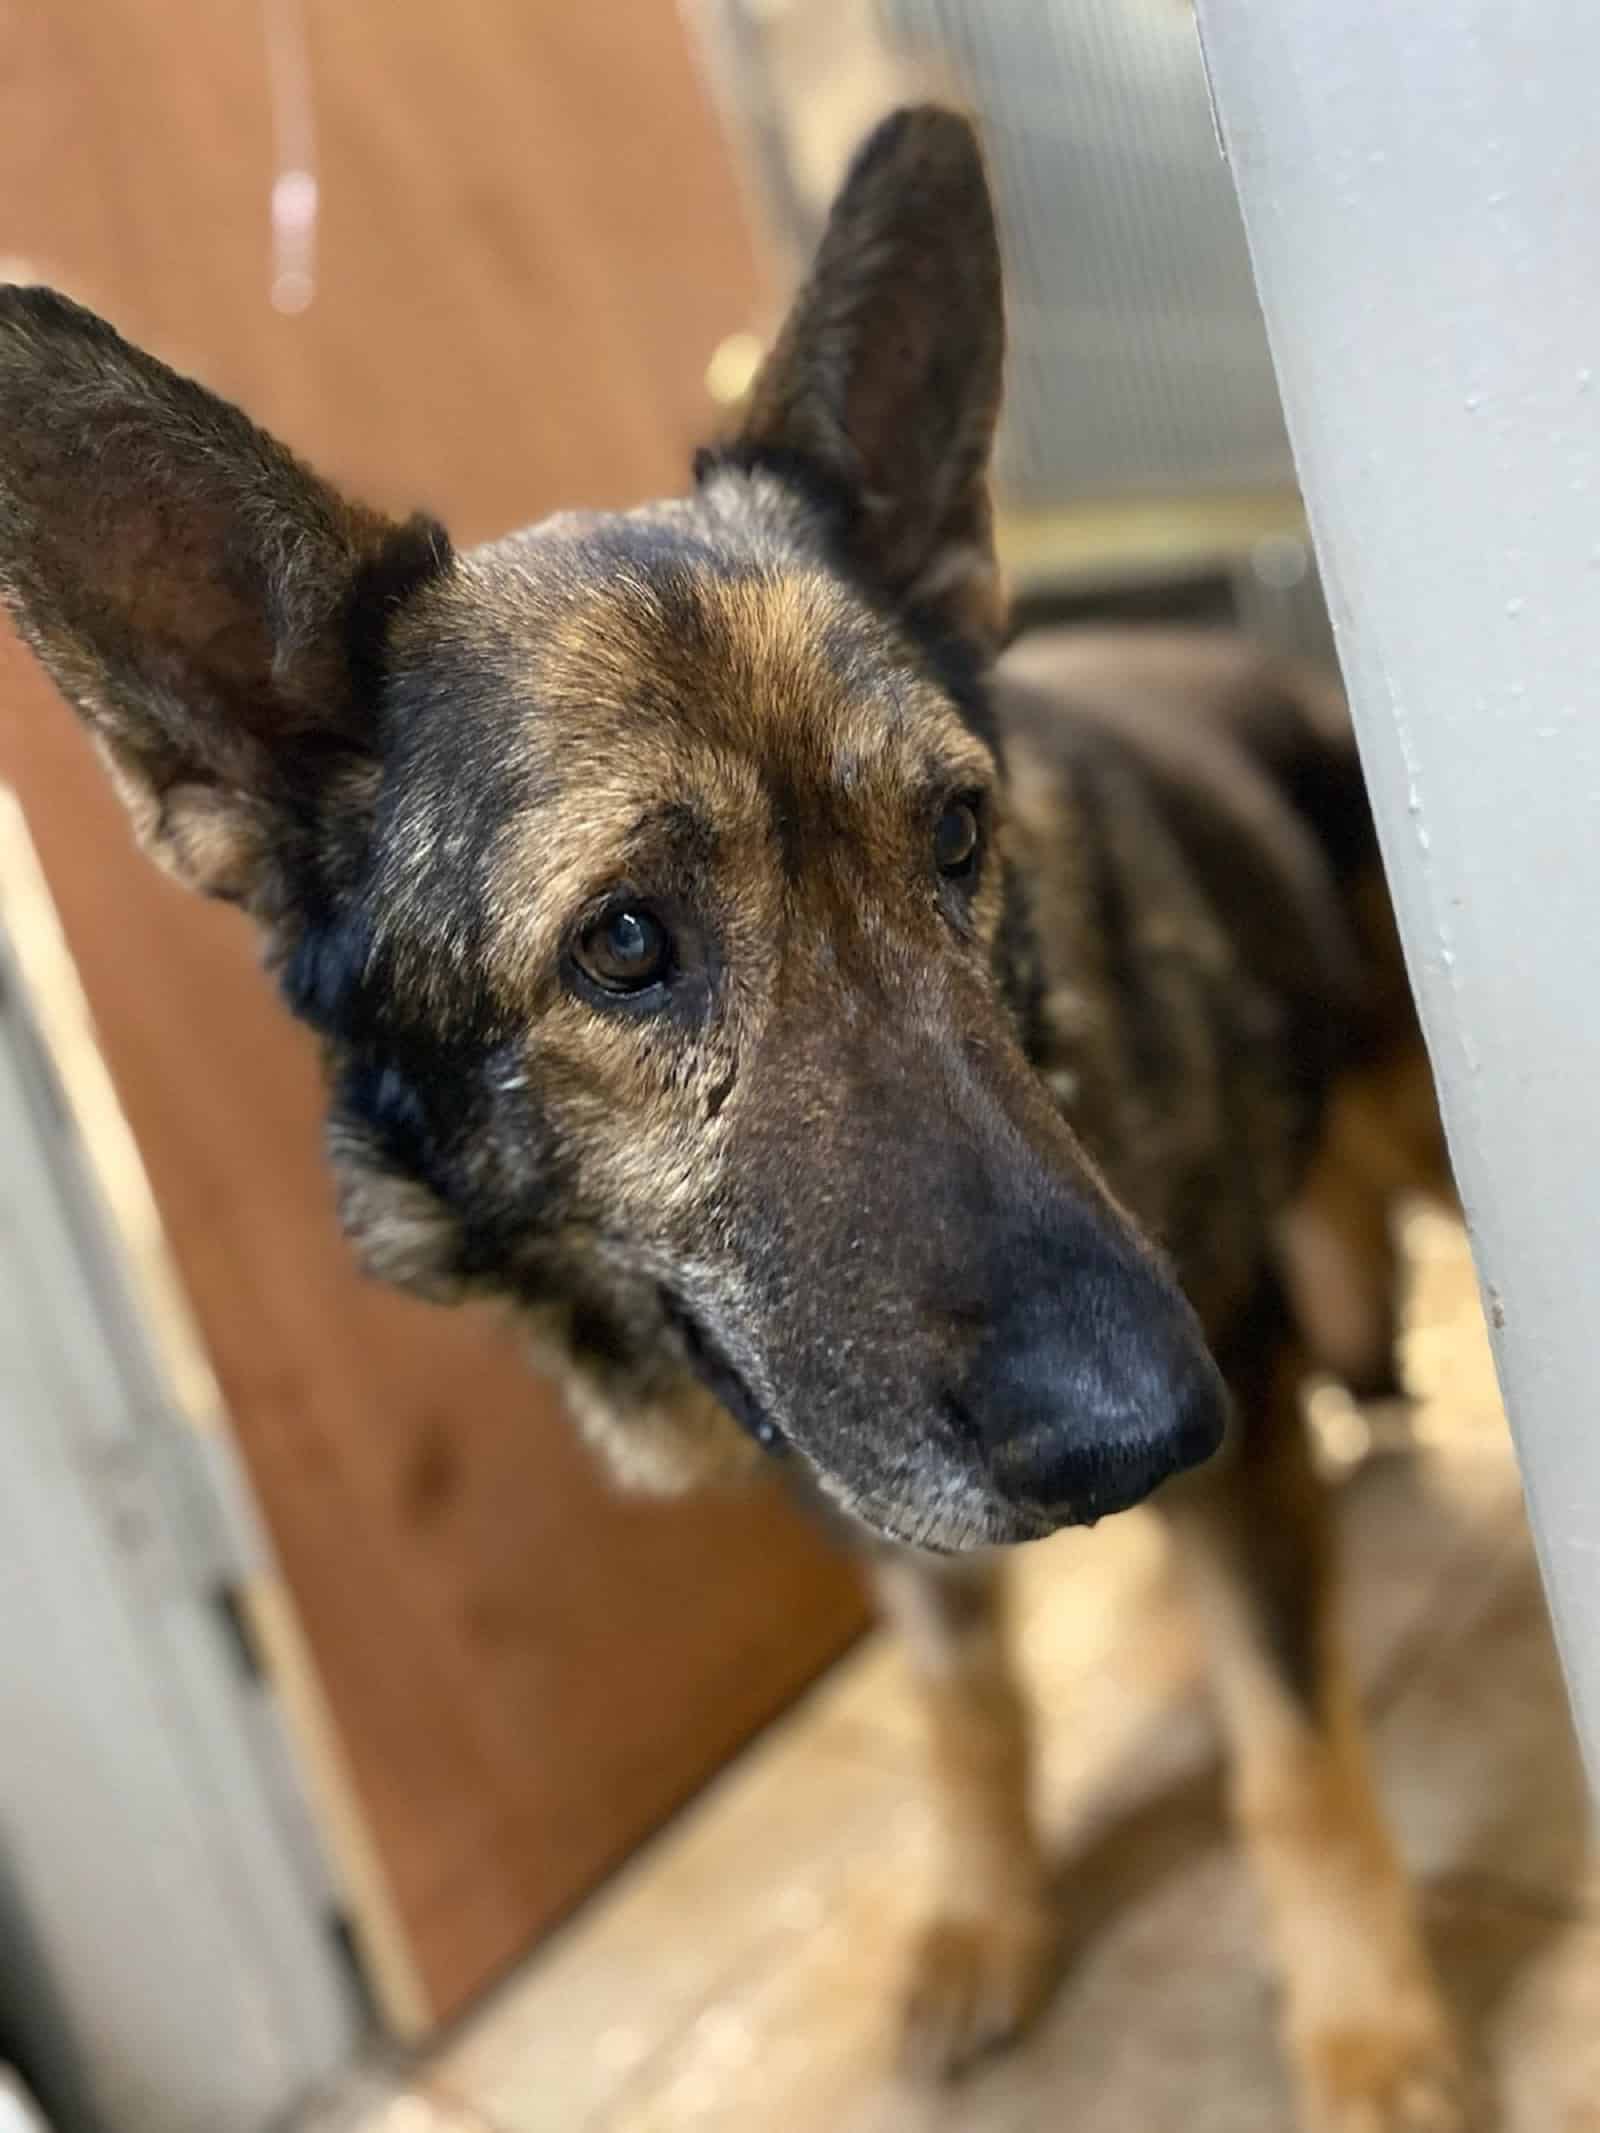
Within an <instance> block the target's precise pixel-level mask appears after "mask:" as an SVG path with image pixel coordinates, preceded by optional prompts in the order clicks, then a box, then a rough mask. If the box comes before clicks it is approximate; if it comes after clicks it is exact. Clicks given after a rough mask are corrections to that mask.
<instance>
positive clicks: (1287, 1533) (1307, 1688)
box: [1214, 1274, 1324, 1721]
mask: <svg viewBox="0 0 1600 2133" xmlns="http://www.w3.org/2000/svg"><path fill="white" fill-rule="evenodd" d="M1293 1339H1294V1321H1293V1315H1292V1313H1291V1311H1290V1308H1289V1301H1288V1298H1287V1297H1286V1296H1285V1295H1284V1292H1283V1289H1282V1286H1281V1284H1280V1283H1279V1281H1278V1279H1277V1277H1276V1275H1273V1274H1266V1275H1263V1276H1262V1278H1261V1280H1260V1282H1259V1283H1258V1285H1257V1287H1256V1290H1255V1293H1254V1295H1253V1296H1252V1297H1251V1299H1250V1301H1249V1302H1248V1303H1247V1304H1246V1305H1245V1306H1244V1308H1243V1309H1242V1310H1241V1311H1240V1312H1239V1313H1238V1314H1237V1316H1236V1317H1235V1318H1234V1320H1233V1322H1232V1324H1231V1325H1230V1326H1229V1328H1228V1332H1227V1335H1226V1337H1225V1338H1224V1339H1222V1340H1220V1341H1218V1342H1216V1343H1215V1345H1214V1352H1215V1355H1216V1359H1217V1366H1218V1368H1219V1369H1220V1370H1221V1372H1222V1374H1223V1377H1224V1379H1225V1380H1226V1381H1227V1385H1228V1389H1229V1391H1230V1393H1231V1394H1232V1395H1233V1399H1234V1403H1235V1405H1236V1407H1237V1409H1238V1412H1239V1415H1240V1443H1239V1450H1238V1461H1239V1470H1238V1471H1239V1481H1238V1484H1237V1485H1238V1486H1240V1487H1241V1488H1242V1489H1243V1490H1245V1491H1248V1493H1249V1498H1250V1500H1251V1502H1252V1505H1253V1510H1252V1511H1251V1512H1250V1513H1247V1515H1249V1516H1250V1526H1249V1532H1248V1536H1247V1539H1246V1542H1245V1545H1244V1546H1243V1547H1242V1548H1241V1549H1240V1551H1239V1556H1238V1565H1239V1570H1240V1574H1241V1575H1242V1577H1243V1578H1244V1580H1245V1584H1246V1588H1247V1589H1248V1591H1249V1593H1250V1596H1251V1599H1252V1600H1253V1602H1254V1603H1255V1619H1256V1624H1257V1627H1258V1629H1259V1631H1260V1635H1261V1639H1262V1643H1263V1645H1264V1647H1265V1649H1266V1652H1267V1655H1268V1657H1269V1658H1270V1659H1271V1661H1272V1664H1273V1666H1274V1667H1275V1668H1276V1670H1277V1672H1278V1675H1279V1678H1280V1679H1281V1680H1282V1682H1283V1684H1284V1686H1285V1687H1286V1688H1287V1689H1288V1691H1289V1693H1290V1694H1291V1695H1292V1696H1293V1697H1294V1699H1295V1701H1296V1702H1297V1703H1298V1704H1299V1705H1300V1707H1301V1708H1302V1710H1304V1711H1305V1713H1306V1715H1307V1716H1308V1717H1309V1718H1311V1719H1312V1720H1313V1721H1317V1720H1320V1719H1321V1718H1322V1716H1323V1712H1322V1707H1321V1693H1322V1687H1323V1681H1324V1670H1323V1663H1322V1659H1323V1655H1322V1646H1321V1617H1320V1614H1319V1607H1320V1603H1321V1594H1320V1591H1319V1586H1320V1583H1321V1580H1320V1579H1319V1576H1318V1566H1317V1565H1315V1564H1311V1563H1308V1562H1307V1561H1306V1559H1305V1553H1304V1536H1305V1529H1304V1527H1303V1525H1302V1524H1301V1522H1300V1521H1299V1520H1298V1519H1294V1518H1282V1519H1278V1520H1274V1519H1273V1518H1272V1517H1271V1516H1270V1505H1269V1504H1268V1503H1266V1502H1263V1501H1258V1500H1257V1499H1258V1497H1259V1495H1260V1484H1259V1483H1258V1481H1257V1479H1256V1477H1255V1475H1254V1474H1253V1473H1252V1466H1253V1463H1254V1462H1255V1460H1256V1459H1257V1458H1266V1457H1269V1456H1270V1448H1269V1446H1268V1445H1267V1443H1266V1441H1265V1440H1266V1437H1267V1434H1268V1433H1269V1432H1270V1431H1272V1430H1274V1429H1300V1428H1303V1427H1304V1426H1305V1425H1304V1424H1303V1423H1302V1421H1301V1420H1300V1418H1299V1416H1298V1415H1297V1414H1294V1415H1288V1416H1284V1415H1280V1414H1279V1413H1277V1412H1276V1410H1275V1407H1274V1399H1275V1388H1274V1385H1273V1375H1274V1371H1275V1369H1276V1368H1277V1366H1278V1362H1279V1358H1280V1357H1281V1356H1282V1354H1283V1351H1284V1349H1285V1347H1286V1346H1287V1345H1288V1344H1289V1343H1290V1342H1291V1341H1292V1340H1293Z"/></svg>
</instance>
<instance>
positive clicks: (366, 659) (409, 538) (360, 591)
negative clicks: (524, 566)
mask: <svg viewBox="0 0 1600 2133" xmlns="http://www.w3.org/2000/svg"><path fill="white" fill-rule="evenodd" d="M454 560H455V550H454V549H453V548H452V547H451V545H450V536H449V534H448V533H446V532H445V530H444V528H443V526H441V525H440V524H439V522H438V520H437V519H433V518H429V517H427V516H426V514H425V513H423V512H420V511H419V512H418V513H417V514H416V515H415V517H413V518H410V519H408V520H407V521H406V523H405V524H404V525H403V526H397V527H396V528H395V530H394V532H393V533H392V534H391V535H390V537H389V539H388V540H387V541H386V542H385V544H384V546H383V549H382V551H381V552H380V553H379V554H378V555H376V556H375V557H373V559H372V560H371V561H370V562H368V563H364V564H363V565H362V566H361V568H360V569H359V570H358V571H357V572H356V575H355V579H354V581H353V583H352V584H351V587H350V599H349V605H348V607H347V609H346V612H345V642H346V645H347V647H348V651H349V659H350V679H351V684H352V687H353V689H354V692H355V696H356V700H357V703H358V704H361V705H365V706H371V705H372V704H375V703H376V701H377V697H378V692H379V690H380V689H381V688H382V686H383V680H384V674H385V670H386V665H387V656H388V640H389V632H390V629H391V627H392V626H393V623H394V618H395V616H396V615H397V614H398V613H399V611H400V609H401V608H402V607H404V606H405V604H406V602H407V601H408V600H411V599H413V598H414V597H415V595H416V594H417V593H418V592H419V591H420V590H421V589H422V587H423V586H424V585H427V584H429V583H431V582H432V581H433V580H434V579H436V578H441V577H443V576H444V574H445V572H446V571H447V570H448V569H449V568H450V565H451V564H452V562H453V561H454Z"/></svg>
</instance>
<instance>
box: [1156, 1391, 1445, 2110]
mask: <svg viewBox="0 0 1600 2133" xmlns="http://www.w3.org/2000/svg"><path fill="white" fill-rule="evenodd" d="M1301 1376H1302V1366H1301V1363H1300V1359H1299V1358H1298V1357H1297V1356H1294V1355H1286V1356H1285V1357H1284V1358H1283V1360H1282V1361H1281V1362H1280V1365H1279V1367H1278V1370H1277V1372H1276V1375H1275V1379H1274V1383H1273V1388H1272V1394H1271V1399H1272V1404H1273V1408H1274V1413H1273V1415H1272V1416H1271V1417H1260V1418H1256V1425H1257V1426H1261V1427H1266V1428H1270V1429H1271V1431H1272V1436H1271V1439H1270V1446H1271V1449H1270V1451H1269V1453H1268V1454H1267V1456H1266V1458H1265V1459H1264V1460H1262V1461H1261V1462H1260V1463H1258V1464H1257V1465H1256V1466H1255V1468H1254V1469H1253V1470H1252V1471H1251V1472H1250V1473H1249V1474H1248V1475H1240V1474H1239V1473H1237V1472H1236V1473H1235V1474H1234V1475H1233V1476H1231V1477H1229V1476H1226V1475H1224V1476H1223V1477H1222V1479H1221V1482H1220V1485H1219V1484H1217V1483H1209V1484H1206V1485H1202V1486H1201V1487H1199V1488H1197V1489H1195V1490H1193V1491H1188V1492H1183V1493H1182V1494H1180V1495H1179V1496H1178V1497H1176V1498H1174V1499H1173V1503H1172V1508H1173V1510H1174V1512H1175V1523H1176V1528H1177V1531H1178V1533H1179V1535H1180V1537H1181V1538H1182V1539H1183V1540H1184V1541H1185V1543H1186V1544H1187V1556H1188V1565H1189V1569H1190V1571H1191V1574H1192V1577H1193V1580H1194V1586H1195V1591H1196V1595H1197V1598H1198V1600H1199V1602H1200V1605H1201V1608H1202V1611H1203V1613H1204V1615H1205V1618H1206V1622H1207V1627H1208V1629H1209V1631H1210V1633H1211V1643H1212V1650H1213V1662H1214V1679H1215V1683H1216V1688H1217V1694H1218V1698H1219V1701H1220V1704H1221V1709H1222V1716H1223V1721H1224V1726H1225V1729H1226V1732H1227V1735H1228V1740H1229V1745H1230V1749H1231V1753H1232V1758H1233V1790H1234V1801H1235V1808H1236V1812H1237V1815H1238V1819H1239V1825H1240V1829H1241V1832H1242V1834H1243V1836H1244V1838H1245V1841H1246V1843H1247V1845H1248V1847H1249V1850H1250V1853H1251V1857H1252V1860H1253V1862H1254V1864H1255V1868H1256V1871H1257V1873H1258V1875H1259V1877H1260V1880H1261V1884H1262V1888H1263V1892H1264V1894H1265V1896H1266V1899H1267V1904H1268V1909H1269V1914H1270V1922H1271V1929H1272V1934H1273V1938H1274V1941H1275V1943H1276V1946H1277V1951H1278V1956H1279V1961H1280V1964H1281V1967H1282V1972H1283V1977H1284V1982H1285V1987H1286V1993H1287V2000H1286V2011H1285V2032H1286V2042H1287V2045H1288V2049H1289V2055H1290V2059H1291V2062H1292V2064H1293V2066H1294V2070H1295V2074H1296V2078H1297V2081H1298V2084H1299V2089H1300V2093H1301V2108H1302V2112H1303V2117H1304V2124H1305V2127H1306V2129H1307V2133H1365V2129H1367V2128H1369V2127H1370V2128H1371V2129H1372V2133H1411V2129H1412V2128H1414V2127H1415V2128H1420V2129H1423V2133H1427V2129H1430V2128H1433V2127H1435V2126H1437V2127H1439V2128H1440V2129H1441V2133H1456V2129H1457V2128H1458V2127H1459V2126H1460V2124H1461V2123H1462V2121H1461V2120H1460V2118H1459V2117H1458V2116H1457V2115H1454V2112H1455V2102H1454V2099H1455V2097H1456V2094H1457V2088H1458V2078H1459V2077H1458V2067H1457V2060H1456V2053H1455V2047H1454V2043H1453V2040H1452V2037H1451V2034H1450V2025H1449V2021H1448V2018H1447V2016H1446V2014H1445V2012H1444V2009H1443V2007H1442V2004H1441V2002H1440V2000H1439V1997H1438V1993H1437V1988H1436V1987H1435V1985H1434V1983H1433V1979H1432V1976H1431V1974H1430V1970H1429V1966H1428V1961H1427V1957H1426V1955H1425V1953H1424V1951H1423V1946H1422V1939H1421V1934H1420V1931H1419V1927H1418V1923H1417V1917H1416V1911H1415V1904H1414V1900H1413V1897H1412V1893H1411V1890H1410V1886H1409V1884H1408V1881H1407V1878H1406V1874H1405V1870H1404V1868H1403V1866H1402V1864H1401V1862H1400V1860H1399V1857H1398V1855H1397V1853H1396V1851H1395V1848H1394V1845H1393V1842H1392V1840H1391V1838H1390V1836H1389V1833H1388V1829H1387V1827H1386V1824H1385V1821H1384V1817H1383V1812H1382V1809H1381V1807H1380V1805H1379V1802H1378V1797H1377V1793H1376V1789H1375V1787H1374V1784H1373V1779H1372V1773H1371V1769H1370V1766H1369V1763H1368V1758H1367V1749H1366V1742H1365V1738H1364V1732H1363V1727H1362V1723H1361V1717H1360V1711H1359V1705H1358V1700H1357V1695H1356V1691H1355V1686H1354V1683H1353V1681H1352V1679H1351V1676H1350V1673H1349V1669H1348V1665H1347V1662H1346V1660H1345V1657H1344V1653H1343V1649H1342V1645H1341V1640H1340V1636H1339V1631H1338V1626H1337V1623H1336V1622H1335V1620H1334V1614H1333V1597H1334V1595H1333V1586H1332V1579H1331V1576H1330V1575H1329V1567H1328V1566H1329V1559H1330V1551H1329V1542H1328V1537H1327V1534H1326V1532H1325V1522H1326V1519H1327V1516H1328V1513H1327V1510H1326V1508H1325V1500H1324V1496H1323V1492H1322V1491H1321V1489H1320V1488H1319V1487H1318V1486H1317V1484H1316V1482H1315V1481H1314V1479H1313V1476H1312V1472H1311V1466H1310V1452H1309V1446H1308V1443H1307V1439H1306V1432H1305V1429H1304V1426H1303V1423H1302V1421H1301V1419H1300V1415H1299V1411H1298V1396H1299V1387H1300V1382H1301ZM1230 1481H1231V1484H1232V1485H1231V1486H1230ZM1262 1521H1269V1522H1272V1523H1274V1524H1276V1525H1277V1526H1278V1527H1279V1529H1280V1534H1281V1532H1282V1530H1283V1529H1287V1531H1288V1534H1289V1536H1290V1546H1291V1547H1292V1549H1293V1552H1294V1554H1295V1556H1296V1559H1297V1560H1298V1561H1299V1563H1300V1576H1301V1577H1302V1578H1303V1579H1304V1580H1306V1581H1308V1597H1307V1604H1309V1605H1310V1606H1311V1607H1312V1608H1313V1610H1314V1626H1313V1634H1314V1643H1315V1653H1316V1663H1317V1674H1316V1679H1315V1682H1314V1685H1313V1691H1312V1702H1311V1705H1310V1706H1309V1707H1308V1706H1307V1705H1306V1704H1304V1703H1303V1702H1302V1701H1301V1700H1300V1699H1299V1698H1298V1697H1297V1696H1296V1694H1295V1693H1294V1692H1293V1691H1292V1690H1291V1688H1290V1687H1289V1685H1288V1683H1287V1682H1286V1680H1285V1676H1284V1672H1283V1669H1282V1666H1281V1664H1280V1663H1279V1662H1278V1661H1277V1660H1276V1659H1275V1658H1274V1657H1273V1655H1272V1653H1271V1650H1270V1635H1271V1624H1270V1620H1269V1618H1268V1617H1267V1616H1266V1615H1265V1614H1264V1613H1263V1610H1262V1602H1261V1600H1260V1598H1259V1597H1258V1596H1252V1593H1251V1589H1250V1585H1249V1582H1248V1579H1249V1571H1248V1569H1247V1567H1246V1566H1247V1565H1248V1564H1249V1561H1250V1557H1251V1552H1252V1550H1253V1549H1254V1548H1256V1547H1259V1546H1261V1545H1262V1542H1261V1538H1260V1523H1261V1522H1262ZM1297 1604H1298V1603H1297ZM1413 2093H1414V2094H1415V2095H1417V2096H1419V2097H1422V2098H1424V2099H1425V2100H1428V2101H1429V2105H1430V2108H1431V2100H1432V2099H1435V2098H1436V2099H1438V2102H1439V2108H1440V2110H1441V2112H1442V2113H1443V2114H1445V2115H1440V2116H1438V2117H1437V2118H1435V2117H1432V2116H1418V2117H1413V2116H1411V2115H1408V2112H1409V2109H1410V2104H1409V2101H1408V2099H1409V2097H1410V2095H1411V2094H1413Z"/></svg>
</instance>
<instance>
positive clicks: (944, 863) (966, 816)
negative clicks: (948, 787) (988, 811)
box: [933, 800, 982, 881]
mask: <svg viewBox="0 0 1600 2133" xmlns="http://www.w3.org/2000/svg"><path fill="white" fill-rule="evenodd" d="M981 841H982V830H981V828H980V825H979V822H978V810H977V809H976V807H974V806H973V804H972V802H971V801H970V800H952V801H951V803H950V805H949V806H948V807H947V808H946V809H945V811H944V813H943V814H942V815H941V816H940V817H939V820H938V822H937V823H936V824H935V825H934V831H933V863H934V865H935V866H936V867H937V868H938V869H939V872H940V873H941V874H943V875H944V877H945V879H946V880H947V881H960V880H961V879H963V878H964V877H965V876H966V875H968V874H970V873H971V872H972V871H973V869H974V868H975V867H976V866H977V863H978V847H979V844H980V843H981Z"/></svg>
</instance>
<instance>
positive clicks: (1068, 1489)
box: [966, 1323, 1227, 1525]
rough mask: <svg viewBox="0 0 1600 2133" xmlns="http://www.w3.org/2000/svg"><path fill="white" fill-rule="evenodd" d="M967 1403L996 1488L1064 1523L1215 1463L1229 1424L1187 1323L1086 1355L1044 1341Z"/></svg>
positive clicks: (1071, 1344)
mask: <svg viewBox="0 0 1600 2133" xmlns="http://www.w3.org/2000/svg"><path fill="white" fill-rule="evenodd" d="M1163 1333H1164V1334H1165V1337H1163ZM966 1405H967V1408H968V1410H969V1411H970V1412H971V1413H972V1415H973V1416H974V1419H975V1421H976V1423H977V1426H978V1430H979V1433H980V1435H981V1437H982V1439H983V1441H984V1443H985V1445H986V1448H987V1452H988V1464H989V1468H990V1473H991V1475H992V1477H993V1480H994V1483H995V1486H996V1487H997V1488H998V1489H999V1490H1000V1492H1001V1493H1002V1494H1003V1495H1004V1496H1006V1497H1007V1498H1009V1499H1010V1500H1011V1501H1013V1502H1017V1503H1025V1504H1027V1505H1028V1506H1029V1507H1030V1508H1032V1509H1035V1510H1039V1511H1043V1512H1045V1513H1046V1514H1047V1515H1048V1516H1049V1517H1050V1518H1051V1519H1053V1520H1054V1521H1055V1523H1056V1524H1058V1525H1069V1524H1078V1523H1082V1522H1086V1521H1089V1520H1092V1519H1096V1518H1100V1517H1104V1516H1106V1515H1108V1514H1109V1513H1111V1512H1113V1511H1121V1510H1126V1509H1128V1508H1129V1507H1130V1506H1132V1505H1133V1504H1136V1503H1139V1502H1141V1501H1142V1500H1143V1499H1144V1498H1145V1497H1146V1496H1148V1495H1149V1494H1150V1493H1151V1492H1152V1490H1154V1489H1156V1488H1158V1487H1159V1486H1160V1485H1161V1483H1162V1482H1164V1481H1168V1480H1171V1479H1172V1478H1173V1476H1175V1475H1176V1474H1179V1473H1182V1472H1184V1471H1186V1470H1187V1469H1188V1468H1190V1467H1194V1466H1198V1465H1200V1464H1202V1463H1203V1462H1204V1461H1205V1460H1207V1459H1209V1458H1210V1457H1211V1456H1212V1455H1213V1454H1214V1453H1215V1452H1216V1451H1217V1450H1218V1449H1219V1448H1220V1446H1221V1443H1222V1439H1223V1435H1224V1432H1225V1429H1226V1423H1227V1394H1226V1392H1225V1390H1224V1387H1223V1384H1222V1380H1221V1378H1220V1376H1219V1375H1218V1373H1217V1370H1216V1367H1215V1365H1214V1364H1213V1363H1212V1361H1211V1358H1210V1357H1209V1355H1207V1354H1206V1352H1205V1350H1204V1348H1203V1347H1202V1346H1201V1345H1200V1343H1199V1340H1198V1337H1197V1336H1196V1335H1195V1334H1193V1333H1192V1332H1191V1331H1190V1329H1189V1328H1188V1327H1187V1326H1185V1325H1182V1324H1181V1323H1179V1324H1176V1325H1174V1326H1172V1327H1171V1328H1170V1329H1163V1330H1162V1331H1158V1332H1155V1333H1152V1332H1151V1330H1150V1329H1149V1328H1148V1327H1146V1328H1145V1329H1143V1335H1142V1337H1141V1338H1130V1339H1128V1340H1126V1341H1117V1342H1111V1343H1105V1344H1100V1345H1097V1348H1096V1351H1095V1352H1094V1353H1092V1354H1091V1355H1089V1356H1085V1355H1084V1354H1083V1352H1082V1349H1081V1344H1080V1343H1079V1342H1075V1341H1073V1340H1072V1339H1070V1338H1069V1337H1068V1335H1067V1333H1066V1331H1065V1329H1063V1330H1061V1331H1059V1332H1054V1333H1053V1334H1051V1335H1049V1336H1046V1337H1043V1338H1041V1337H1040V1336H1039V1335H1038V1334H1037V1333H1035V1337H1034V1338H1033V1339H1032V1340H1030V1341H1027V1342H1025V1343H1022V1344H1019V1346H1018V1347H1016V1348H1013V1349H1012V1350H1010V1351H1009V1352H1007V1353H1004V1354H1002V1355H1000V1356H999V1357H997V1358H993V1359H992V1360H991V1366H990V1368H989V1369H987V1370H986V1371H985V1372H984V1373H983V1376H982V1379H981V1381H980V1382H978V1383H973V1382H971V1381H969V1385H968V1388H967V1401H966Z"/></svg>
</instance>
